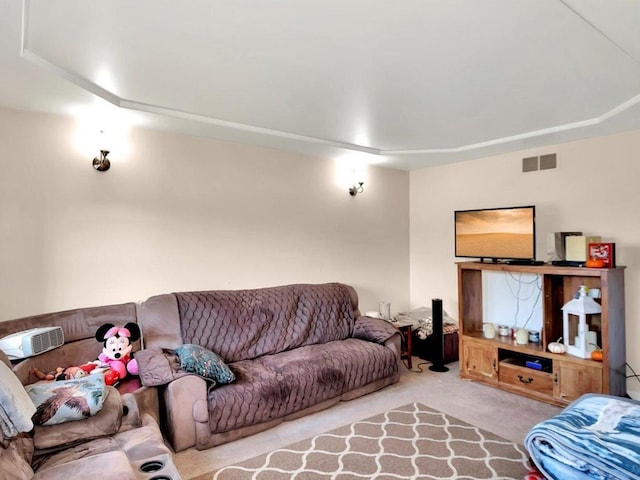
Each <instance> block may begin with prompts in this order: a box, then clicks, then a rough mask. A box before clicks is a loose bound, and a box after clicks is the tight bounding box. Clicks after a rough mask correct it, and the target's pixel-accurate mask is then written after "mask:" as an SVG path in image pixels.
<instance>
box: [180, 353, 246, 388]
mask: <svg viewBox="0 0 640 480" xmlns="http://www.w3.org/2000/svg"><path fill="white" fill-rule="evenodd" d="M175 352H176V355H177V356H178V359H179V360H180V367H182V369H183V370H184V371H186V372H190V373H196V374H198V375H202V376H203V377H205V378H210V379H212V380H215V381H216V382H218V383H220V384H226V383H231V382H233V381H234V380H235V379H236V376H235V375H234V374H233V372H232V371H231V369H230V368H229V367H228V366H227V365H226V364H225V363H224V360H222V358H220V357H219V356H218V355H216V354H215V353H213V352H212V351H211V350H207V349H206V348H204V347H201V346H200V345H194V344H193V343H185V344H184V345H180V346H179V347H178V348H176V351H175Z"/></svg>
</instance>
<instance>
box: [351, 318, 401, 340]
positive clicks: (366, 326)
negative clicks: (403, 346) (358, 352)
mask: <svg viewBox="0 0 640 480" xmlns="http://www.w3.org/2000/svg"><path fill="white" fill-rule="evenodd" d="M353 336H354V338H359V339H360V340H367V341H369V342H375V343H385V342H386V341H387V340H389V339H390V338H391V337H393V336H398V337H400V332H399V331H398V329H397V328H395V327H394V326H393V325H391V324H390V323H389V322H387V321H386V320H381V319H379V318H372V317H358V318H356V323H355V328H354V331H353Z"/></svg>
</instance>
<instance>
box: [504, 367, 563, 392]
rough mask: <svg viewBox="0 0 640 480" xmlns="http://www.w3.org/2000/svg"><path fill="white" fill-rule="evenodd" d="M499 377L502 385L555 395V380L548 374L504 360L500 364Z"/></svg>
mask: <svg viewBox="0 0 640 480" xmlns="http://www.w3.org/2000/svg"><path fill="white" fill-rule="evenodd" d="M498 376H499V382H500V383H501V384H506V385H510V386H511V387H513V388H518V389H520V390H525V391H528V392H537V393H540V394H542V395H548V396H551V395H553V378H552V375H551V374H550V373H548V372H541V371H538V370H534V369H532V368H528V367H523V366H521V365H516V364H514V363H511V362H510V361H509V360H504V361H502V362H500V367H499V370H498Z"/></svg>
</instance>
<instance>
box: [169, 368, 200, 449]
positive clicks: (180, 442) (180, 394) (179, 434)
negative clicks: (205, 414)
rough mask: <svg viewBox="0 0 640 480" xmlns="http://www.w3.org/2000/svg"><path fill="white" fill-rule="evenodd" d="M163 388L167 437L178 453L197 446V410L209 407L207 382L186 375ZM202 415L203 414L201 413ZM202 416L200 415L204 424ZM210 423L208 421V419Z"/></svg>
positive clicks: (194, 376)
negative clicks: (203, 406)
mask: <svg viewBox="0 0 640 480" xmlns="http://www.w3.org/2000/svg"><path fill="white" fill-rule="evenodd" d="M161 388H162V390H161V391H162V395H163V399H164V413H165V418H166V426H167V437H168V439H169V442H170V443H171V446H172V447H173V449H174V450H175V451H176V452H179V451H181V450H184V449H185V448H189V447H193V446H194V445H195V444H196V420H195V418H196V417H195V414H196V412H195V410H196V406H198V411H200V410H202V405H203V404H204V405H205V406H206V405H207V382H206V381H205V380H204V379H203V378H201V377H199V376H197V375H185V376H184V377H180V378H178V379H176V380H173V381H172V382H170V383H169V384H167V385H166V386H164V387H161ZM200 413H201V412H200ZM200 417H202V415H201V414H200V415H198V418H199V420H200V423H202V420H203V419H202V418H200ZM207 423H208V419H207Z"/></svg>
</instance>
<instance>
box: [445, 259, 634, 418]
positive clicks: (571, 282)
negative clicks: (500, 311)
mask: <svg viewBox="0 0 640 480" xmlns="http://www.w3.org/2000/svg"><path fill="white" fill-rule="evenodd" d="M624 268H625V267H617V268H610V269H605V268H581V267H564V266H554V265H549V264H545V265H535V266H527V265H506V264H492V263H480V262H462V263H459V264H458V307H459V319H460V325H459V333H460V340H459V341H460V376H461V377H462V378H467V379H471V380H476V381H479V382H482V383H485V384H487V385H491V386H494V387H497V388H501V389H503V390H508V391H510V392H514V393H518V394H521V395H524V396H527V397H531V398H535V399H537V400H541V401H544V402H548V403H552V404H555V405H559V406H565V405H567V404H568V403H570V402H571V401H573V400H575V399H576V398H578V397H579V396H581V395H582V394H584V393H605V394H611V395H619V396H623V395H625V394H626V378H625V362H626V353H625V311H624V310H625V307H624ZM486 271H494V272H505V273H508V272H514V273H532V274H538V275H541V277H542V278H541V285H542V296H541V301H542V302H543V304H542V309H543V311H542V316H543V318H542V323H543V328H542V331H541V332H540V342H539V343H528V344H526V345H518V344H516V342H515V340H513V339H512V338H511V337H501V336H498V335H497V334H496V337H495V338H493V339H487V338H485V337H484V335H483V331H482V326H483V322H488V323H493V324H494V325H496V326H497V325H499V324H502V323H508V322H505V321H504V320H501V319H499V318H483V309H482V301H483V298H482V272H486ZM580 285H586V286H587V287H589V288H599V289H600V290H601V299H600V302H601V305H602V314H601V331H600V337H601V338H600V342H601V345H600V346H601V347H602V350H603V361H602V362H597V361H594V360H591V359H583V358H579V357H575V356H571V355H568V354H554V353H551V352H549V351H548V350H547V345H548V344H549V343H551V342H554V341H556V340H558V339H559V338H560V337H562V306H563V305H564V304H565V303H566V302H568V301H569V300H570V299H571V298H572V297H573V295H574V294H575V293H576V292H577V291H578V288H579V286H580ZM532 361H533V362H537V363H539V364H541V365H542V366H543V368H542V370H536V369H533V368H529V367H527V366H525V365H526V363H527V362H532Z"/></svg>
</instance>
